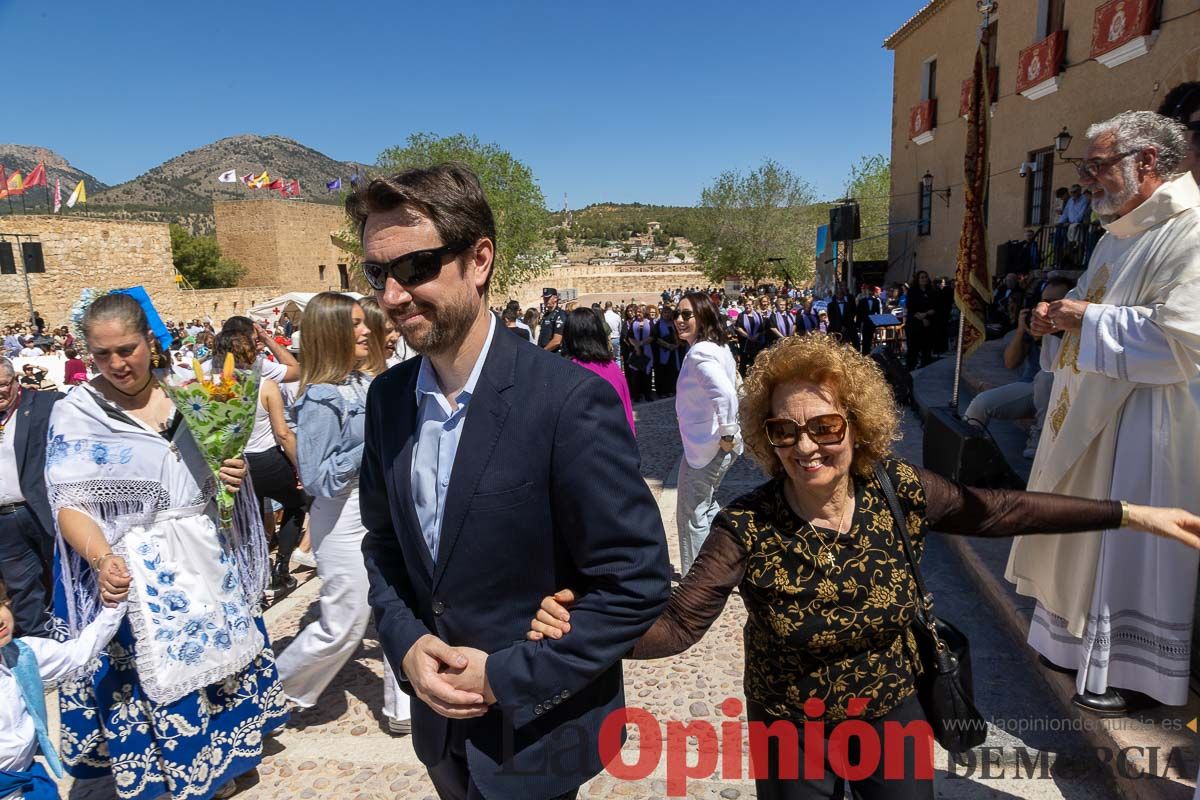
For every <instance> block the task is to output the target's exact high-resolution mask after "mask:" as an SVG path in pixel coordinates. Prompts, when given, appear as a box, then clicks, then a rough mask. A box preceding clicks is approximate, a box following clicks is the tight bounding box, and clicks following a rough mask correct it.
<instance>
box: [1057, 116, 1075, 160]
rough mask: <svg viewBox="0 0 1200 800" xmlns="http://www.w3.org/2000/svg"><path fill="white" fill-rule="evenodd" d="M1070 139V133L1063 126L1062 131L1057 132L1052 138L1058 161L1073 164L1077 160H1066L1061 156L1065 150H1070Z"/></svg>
mask: <svg viewBox="0 0 1200 800" xmlns="http://www.w3.org/2000/svg"><path fill="white" fill-rule="evenodd" d="M1072 138H1073V137H1072V136H1071V132H1070V131H1069V130H1067V126H1066V125H1063V129H1062V130H1061V131H1059V132H1058V135H1057V136H1055V137H1054V152H1055V153H1057V154H1058V158H1059V160H1060V161H1064V162H1067V163H1073V162H1075V161H1078V160H1079V159H1078V158H1067V157H1066V156H1065V155H1063V154H1064V153H1066V152H1067V149H1068V148H1070V146H1071V139H1072Z"/></svg>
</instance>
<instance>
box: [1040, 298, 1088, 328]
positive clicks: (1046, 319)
mask: <svg viewBox="0 0 1200 800" xmlns="http://www.w3.org/2000/svg"><path fill="white" fill-rule="evenodd" d="M1089 305H1091V304H1090V303H1088V302H1087V301H1086V300H1055V301H1054V302H1053V303H1045V302H1042V303H1038V304H1037V306H1036V307H1035V308H1034V309H1033V314H1032V320H1031V325H1030V330H1029V332H1030V333H1032V334H1033V335H1034V336H1045V335H1046V334H1048V333H1057V332H1058V331H1078V330H1079V329H1080V328H1082V327H1083V314H1084V312H1085V311H1087V307H1088V306H1089Z"/></svg>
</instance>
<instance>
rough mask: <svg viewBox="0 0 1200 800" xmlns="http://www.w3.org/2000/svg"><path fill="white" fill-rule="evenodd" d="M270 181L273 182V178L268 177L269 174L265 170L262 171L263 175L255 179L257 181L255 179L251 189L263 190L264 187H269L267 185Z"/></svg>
mask: <svg viewBox="0 0 1200 800" xmlns="http://www.w3.org/2000/svg"><path fill="white" fill-rule="evenodd" d="M270 180H271V176H270V175H268V174H267V171H266V170H265V169H264V170H263V171H262V174H261V175H259V176H258V177H257V178H255V179H254V183H253V184H252V185H251V187H250V188H252V189H261V188H263V187H264V186H266V185H267V183H268V182H269V181H270Z"/></svg>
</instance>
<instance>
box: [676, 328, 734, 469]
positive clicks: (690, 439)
mask: <svg viewBox="0 0 1200 800" xmlns="http://www.w3.org/2000/svg"><path fill="white" fill-rule="evenodd" d="M675 415H676V416H677V417H678V418H679V437H680V438H681V439H682V440H683V456H684V458H686V459H687V462H688V465H689V466H691V467H694V468H696V469H699V468H700V467H703V466H704V465H705V464H707V463H708V462H710V461H712V460H713V458H715V457H716V455H717V452H718V451H719V450H720V449H721V437H722V436H733V437H735V442H734V452H737V453H740V452H742V437H741V433H740V429H739V427H738V416H737V415H738V398H737V364H735V363H734V360H733V353H731V352H729V348H728V347H725V346H724V345H719V344H717V343H716V342H696V344H694V345H692V346H691V347H689V348H688V352H687V357H686V358H684V360H683V367H682V369H680V371H679V380H678V382H677V383H676V385H675Z"/></svg>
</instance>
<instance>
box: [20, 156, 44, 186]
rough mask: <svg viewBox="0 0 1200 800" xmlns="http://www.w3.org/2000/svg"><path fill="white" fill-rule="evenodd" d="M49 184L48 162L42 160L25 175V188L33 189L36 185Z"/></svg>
mask: <svg viewBox="0 0 1200 800" xmlns="http://www.w3.org/2000/svg"><path fill="white" fill-rule="evenodd" d="M47 184H48V181H47V180H46V162H44V161H41V162H39V163H38V165H37V166H36V167H34V168H33V169H32V170H30V171H29V174H28V175H26V176H25V188H26V189H32V188H33V187H34V186H46V185H47Z"/></svg>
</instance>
